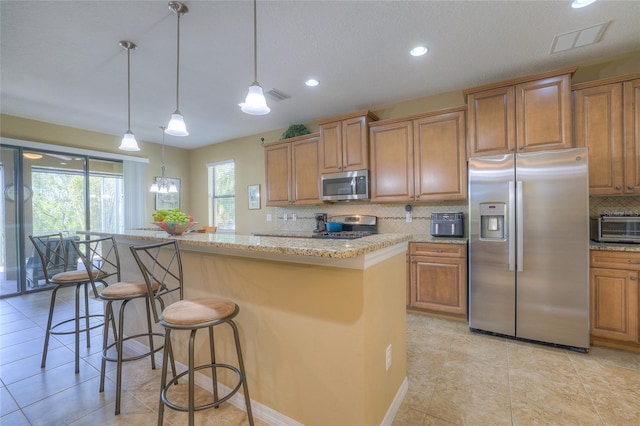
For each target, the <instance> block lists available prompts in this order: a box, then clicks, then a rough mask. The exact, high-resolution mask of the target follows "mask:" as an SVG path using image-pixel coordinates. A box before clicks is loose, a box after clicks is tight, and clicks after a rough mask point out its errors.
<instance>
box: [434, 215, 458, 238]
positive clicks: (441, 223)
mask: <svg viewBox="0 0 640 426" xmlns="http://www.w3.org/2000/svg"><path fill="white" fill-rule="evenodd" d="M430 231H431V236H433V237H462V236H463V235H464V219H463V213H462V212H459V213H431V226H430Z"/></svg>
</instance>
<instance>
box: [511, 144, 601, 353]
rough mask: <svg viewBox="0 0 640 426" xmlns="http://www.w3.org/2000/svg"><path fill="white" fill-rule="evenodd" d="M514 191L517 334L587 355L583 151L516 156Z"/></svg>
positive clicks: (586, 198)
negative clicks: (579, 349)
mask: <svg viewBox="0 0 640 426" xmlns="http://www.w3.org/2000/svg"><path fill="white" fill-rule="evenodd" d="M516 188H517V193H516V199H517V206H518V207H517V214H518V219H517V221H518V224H519V227H518V231H517V237H518V239H517V241H518V246H517V270H518V272H517V281H516V282H517V305H516V311H517V319H516V327H517V329H516V334H517V336H518V337H521V338H526V339H532V340H538V341H542V342H549V343H556V344H562V345H567V346H574V347H580V348H588V347H589V187H588V168H587V150H586V148H576V149H568V150H558V151H548V152H532V153H523V154H517V155H516ZM520 225H521V226H520Z"/></svg>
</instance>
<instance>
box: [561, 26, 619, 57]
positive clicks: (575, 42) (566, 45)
mask: <svg viewBox="0 0 640 426" xmlns="http://www.w3.org/2000/svg"><path fill="white" fill-rule="evenodd" d="M610 22H611V21H609V22H603V23H601V24H598V25H594V26H592V27H588V28H582V29H580V30H575V31H571V32H569V33H564V34H558V35H557V36H555V37H554V38H553V44H552V45H551V52H550V53H551V54H554V53H558V52H565V51H567V50H571V49H577V48H578V47H583V46H588V45H590V44H595V43H597V42H599V41H600V40H601V39H602V35H603V34H604V32H605V30H606V29H607V27H608V26H609V23H610Z"/></svg>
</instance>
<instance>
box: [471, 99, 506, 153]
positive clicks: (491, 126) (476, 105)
mask: <svg viewBox="0 0 640 426" xmlns="http://www.w3.org/2000/svg"><path fill="white" fill-rule="evenodd" d="M467 100H468V105H469V109H468V114H469V116H468V120H467V137H468V154H469V157H478V156H482V155H494V154H506V153H508V152H512V151H515V147H516V145H515V141H516V119H515V104H514V88H513V87H512V86H508V87H499V88H497V89H491V90H485V91H482V92H477V93H470V94H469V96H468V99H467Z"/></svg>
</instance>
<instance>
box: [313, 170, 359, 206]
mask: <svg viewBox="0 0 640 426" xmlns="http://www.w3.org/2000/svg"><path fill="white" fill-rule="evenodd" d="M320 189H321V190H322V200H323V201H350V200H368V199H369V170H354V171H350V172H340V173H325V174H323V175H321V176H320Z"/></svg>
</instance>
